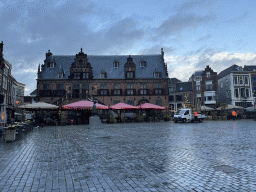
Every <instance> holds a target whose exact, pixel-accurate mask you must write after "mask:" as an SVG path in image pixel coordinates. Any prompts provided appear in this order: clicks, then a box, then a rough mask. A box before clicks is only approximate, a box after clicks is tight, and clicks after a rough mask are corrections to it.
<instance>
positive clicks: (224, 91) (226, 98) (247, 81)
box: [218, 65, 254, 107]
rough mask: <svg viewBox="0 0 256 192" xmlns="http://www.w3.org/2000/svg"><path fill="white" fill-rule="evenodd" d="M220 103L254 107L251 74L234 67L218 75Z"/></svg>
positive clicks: (236, 66)
mask: <svg viewBox="0 0 256 192" xmlns="http://www.w3.org/2000/svg"><path fill="white" fill-rule="evenodd" d="M218 91H219V101H220V102H221V103H227V104H231V105H236V106H242V107H249V106H252V105H254V99H253V93H252V83H251V74H250V73H249V72H248V71H244V69H243V67H240V66H238V65H232V66H231V67H229V68H227V69H225V70H223V71H222V72H220V73H219V74H218Z"/></svg>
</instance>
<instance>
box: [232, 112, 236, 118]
mask: <svg viewBox="0 0 256 192" xmlns="http://www.w3.org/2000/svg"><path fill="white" fill-rule="evenodd" d="M232 117H233V120H236V111H232Z"/></svg>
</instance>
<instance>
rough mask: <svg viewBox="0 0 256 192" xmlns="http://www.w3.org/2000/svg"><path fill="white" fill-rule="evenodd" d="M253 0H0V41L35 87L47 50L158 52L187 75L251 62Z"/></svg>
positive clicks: (174, 73) (19, 74) (18, 75)
mask: <svg viewBox="0 0 256 192" xmlns="http://www.w3.org/2000/svg"><path fill="white" fill-rule="evenodd" d="M255 8H256V1H254V0H232V1H231V0H172V1H170V0H130V1H129V0H108V1H103V0H94V1H89V0H88V1H87V0H24V1H16V0H0V41H3V42H4V52H3V53H4V58H5V59H6V60H8V61H9V62H10V63H11V64H12V75H13V76H14V77H15V79H16V80H17V81H18V82H20V83H24V84H25V85H26V87H25V95H29V94H30V93H31V92H32V91H33V90H35V89H36V78H37V69H38V64H39V63H40V64H43V61H44V59H45V53H46V52H48V50H49V49H50V50H51V52H52V53H53V55H75V54H77V53H78V52H79V51H80V49H81V48H83V51H84V52H85V53H86V54H88V55H137V54H145V55H146V54H160V53H161V48H163V49H164V59H165V62H166V63H167V66H168V73H169V78H174V77H175V78H178V79H180V80H182V81H188V79H189V77H190V76H191V75H192V74H193V73H194V72H195V71H197V70H203V69H205V67H206V66H207V65H209V66H210V67H211V68H212V69H213V70H214V71H216V72H218V73H219V72H221V71H222V70H224V69H225V68H227V67H229V66H231V65H233V64H237V65H239V66H244V65H256V64H255V61H256V46H255V45H256V38H255V34H256V28H255V26H256V15H255Z"/></svg>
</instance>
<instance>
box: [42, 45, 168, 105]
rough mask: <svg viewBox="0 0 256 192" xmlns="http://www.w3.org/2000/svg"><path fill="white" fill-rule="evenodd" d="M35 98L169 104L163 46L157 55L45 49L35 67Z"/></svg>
mask: <svg viewBox="0 0 256 192" xmlns="http://www.w3.org/2000/svg"><path fill="white" fill-rule="evenodd" d="M37 97H38V100H40V101H44V102H48V103H52V104H57V105H64V104H67V103H72V102H75V101H79V100H85V99H88V98H91V97H94V98H97V100H98V101H99V102H100V103H103V104H105V105H107V106H110V105H113V104H116V103H119V102H123V103H127V104H131V105H134V106H136V105H138V104H139V103H141V102H150V103H153V104H157V105H160V106H164V107H166V106H168V72H167V65H166V63H165V62H164V52H163V49H162V51H161V54H157V55H87V54H84V52H83V51H82V49H81V51H80V52H79V53H78V54H76V55H74V56H70V55H53V54H52V53H51V52H50V50H49V51H48V53H46V59H45V60H44V64H42V66H41V67H40V65H39V67H38V78H37Z"/></svg>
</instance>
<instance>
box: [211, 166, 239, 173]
mask: <svg viewBox="0 0 256 192" xmlns="http://www.w3.org/2000/svg"><path fill="white" fill-rule="evenodd" d="M214 170H215V171H223V172H224V173H237V172H239V170H238V169H236V168H233V167H230V166H228V165H221V166H216V167H214Z"/></svg>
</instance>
